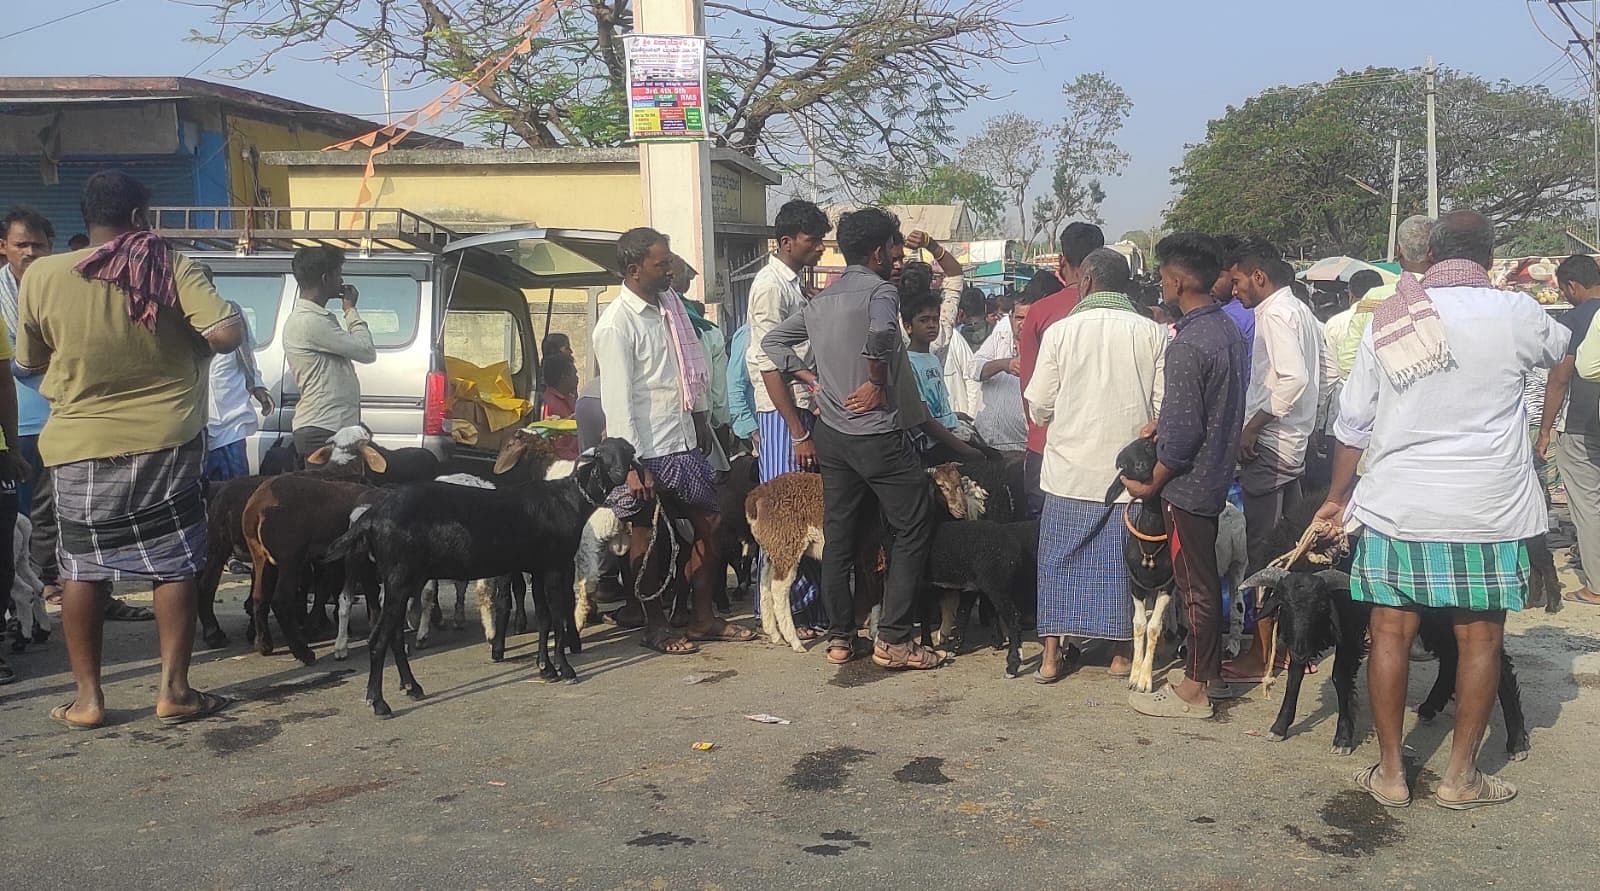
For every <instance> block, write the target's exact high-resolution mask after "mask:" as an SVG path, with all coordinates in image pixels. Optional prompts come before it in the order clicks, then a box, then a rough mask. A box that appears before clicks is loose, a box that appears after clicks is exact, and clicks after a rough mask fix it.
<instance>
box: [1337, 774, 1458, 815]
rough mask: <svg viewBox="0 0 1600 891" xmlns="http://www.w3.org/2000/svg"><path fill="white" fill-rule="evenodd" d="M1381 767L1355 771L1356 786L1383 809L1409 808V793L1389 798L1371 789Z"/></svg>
mask: <svg viewBox="0 0 1600 891" xmlns="http://www.w3.org/2000/svg"><path fill="white" fill-rule="evenodd" d="M1381 766H1382V765H1379V764H1374V765H1372V766H1371V767H1363V768H1361V769H1360V770H1358V771H1356V773H1355V777H1354V779H1355V781H1356V786H1357V787H1358V788H1359V789H1360V790H1361V791H1363V792H1365V793H1367V794H1368V795H1371V796H1372V800H1373V801H1376V802H1377V803H1379V804H1381V805H1383V806H1384V807H1394V808H1401V807H1410V806H1411V793H1409V792H1408V793H1406V797H1405V798H1390V797H1389V796H1387V795H1385V794H1383V793H1382V792H1379V791H1378V790H1377V789H1376V788H1374V787H1373V785H1372V778H1373V777H1375V776H1377V775H1378V768H1379V767H1381ZM1448 806H1449V805H1446V807H1448Z"/></svg>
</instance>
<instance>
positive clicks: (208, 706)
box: [156, 691, 234, 727]
mask: <svg viewBox="0 0 1600 891" xmlns="http://www.w3.org/2000/svg"><path fill="white" fill-rule="evenodd" d="M196 693H197V695H199V697H200V707H199V708H197V709H195V710H194V711H192V712H186V713H184V714H181V715H168V716H166V717H164V718H163V717H161V716H160V715H157V716H156V720H157V721H160V722H161V723H162V724H165V725H167V726H168V727H176V726H177V725H179V724H187V723H189V722H190V721H199V720H201V719H202V718H209V717H211V716H212V715H215V714H219V713H221V712H223V711H224V710H226V709H227V708H228V706H230V705H233V702H234V701H233V700H232V699H230V698H228V697H226V696H223V695H220V694H217V693H200V692H199V691H196Z"/></svg>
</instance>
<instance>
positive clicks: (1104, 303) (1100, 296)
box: [1067, 291, 1139, 316]
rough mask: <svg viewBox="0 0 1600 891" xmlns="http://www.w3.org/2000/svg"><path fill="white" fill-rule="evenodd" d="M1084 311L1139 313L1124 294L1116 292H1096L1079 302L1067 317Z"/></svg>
mask: <svg viewBox="0 0 1600 891" xmlns="http://www.w3.org/2000/svg"><path fill="white" fill-rule="evenodd" d="M1086 309H1120V310H1123V311H1124V312H1131V313H1135V314H1137V313H1138V312H1139V311H1138V310H1137V309H1134V308H1133V301H1132V300H1129V299H1128V295H1126V294H1118V293H1117V292H1116V291H1096V292H1094V293H1093V294H1090V295H1089V296H1087V297H1085V298H1083V299H1082V300H1079V301H1078V305H1077V306H1074V307H1073V308H1072V312H1069V313H1067V315H1069V316H1075V315H1077V314H1078V313H1080V312H1082V311H1083V310H1086Z"/></svg>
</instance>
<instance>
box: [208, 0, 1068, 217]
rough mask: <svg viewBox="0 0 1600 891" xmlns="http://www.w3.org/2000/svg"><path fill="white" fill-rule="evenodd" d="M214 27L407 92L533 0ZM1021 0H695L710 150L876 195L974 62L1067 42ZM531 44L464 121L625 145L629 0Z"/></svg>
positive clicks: (517, 29) (452, 72)
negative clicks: (385, 76)
mask: <svg viewBox="0 0 1600 891" xmlns="http://www.w3.org/2000/svg"><path fill="white" fill-rule="evenodd" d="M206 2H207V3H208V4H209V5H210V6H211V7H212V9H213V11H214V12H213V17H212V22H213V25H214V29H213V30H212V31H211V33H208V34H204V35H196V37H197V38H198V39H202V40H208V41H213V42H218V43H221V42H224V41H229V40H233V39H235V38H236V37H240V36H243V37H244V38H246V39H248V40H250V41H252V42H255V43H258V44H260V45H261V46H262V51H261V52H260V53H258V54H255V55H253V56H252V57H251V58H250V59H249V60H248V61H246V62H243V63H241V64H240V65H238V66H236V67H235V68H233V69H231V70H230V73H232V74H233V75H235V76H239V77H245V76H248V75H251V74H254V73H257V72H259V71H262V70H265V69H268V68H270V67H271V66H272V65H274V64H275V63H276V62H277V61H278V60H279V59H280V57H282V56H283V54H284V53H286V52H287V53H291V54H292V55H293V56H295V57H296V58H297V59H298V60H306V59H309V60H310V61H329V62H334V63H336V64H338V63H347V64H352V65H359V66H364V67H365V68H367V69H368V70H371V69H375V68H376V66H377V63H378V62H379V61H387V62H388V63H389V64H390V65H392V66H393V68H394V73H395V77H396V78H398V80H399V82H400V83H401V84H402V85H407V84H414V85H426V84H428V83H430V82H441V83H442V82H448V81H452V80H455V79H457V78H459V77H461V76H462V75H464V74H466V73H467V72H469V71H471V70H473V68H474V66H476V65H477V64H478V63H479V62H481V61H482V60H483V59H485V58H490V57H493V56H496V55H498V54H500V53H503V52H505V51H506V50H507V49H508V48H509V47H512V46H514V45H515V44H516V43H517V42H518V41H520V39H521V36H522V24H523V22H524V20H525V19H526V18H527V16H528V15H529V14H530V13H532V12H533V11H534V10H535V9H536V8H537V7H538V5H539V4H538V0H471V2H462V0H315V2H310V0H206ZM1019 6H1020V0H762V2H731V0H705V9H706V17H707V30H708V32H709V33H710V35H711V40H710V41H709V44H708V49H707V60H706V65H707V80H708V85H707V88H708V103H709V105H710V112H711V120H710V125H711V128H712V131H713V135H714V139H715V141H716V142H717V143H718V144H721V145H726V146H730V147H732V148H735V149H738V150H739V151H742V152H744V153H746V154H749V155H751V156H761V157H765V158H766V159H767V160H769V161H772V162H775V163H777V164H779V165H780V166H784V167H787V168H790V169H797V168H798V167H800V166H803V165H807V164H809V163H812V162H814V163H816V164H817V165H819V166H820V167H822V168H823V172H824V174H826V175H827V176H828V178H829V179H832V180H834V181H837V182H841V183H843V184H845V185H847V186H852V187H859V186H862V185H867V186H868V187H869V188H870V187H872V185H873V184H875V183H881V182H882V181H884V180H885V179H886V178H888V177H889V172H890V171H892V170H893V169H894V168H896V167H901V166H904V165H907V164H913V163H915V164H922V163H925V162H926V161H927V160H928V158H929V157H930V156H937V155H938V154H939V151H940V148H941V147H942V146H944V145H948V144H949V142H950V136H949V133H950V126H949V121H950V115H952V114H953V113H955V112H956V111H959V110H960V109H961V108H962V107H963V106H964V105H965V104H966V103H967V102H969V101H971V100H972V99H975V98H978V97H981V96H983V95H985V90H986V87H985V86H984V84H983V83H982V82H981V79H980V76H979V74H980V69H982V68H984V67H986V66H989V65H993V64H996V63H998V64H1000V65H1002V66H1008V65H1013V64H1018V63H1021V62H1024V61H1029V60H1034V59H1036V58H1037V49H1038V48H1039V47H1041V46H1048V45H1053V44H1056V43H1059V42H1061V41H1064V40H1065V39H1066V38H1065V35H1064V34H1062V33H1060V32H1059V31H1058V30H1057V26H1059V25H1060V24H1061V22H1062V21H1063V20H1062V19H1060V18H1054V19H1048V20H1044V21H1028V20H1024V19H1022V18H1021V17H1020V16H1019V13H1018V7H1019ZM558 10H559V11H558V12H557V14H556V16H555V18H554V19H553V20H552V21H551V22H549V23H548V24H546V26H545V27H544V29H543V30H542V31H541V32H540V33H539V34H538V36H537V37H536V38H535V40H534V51H533V52H531V53H529V54H527V55H524V56H521V57H519V58H518V59H517V60H516V61H515V62H514V63H513V64H512V65H511V66H510V67H509V68H508V69H507V70H506V71H505V72H504V73H502V74H500V75H499V76H497V77H494V78H492V79H489V80H488V81H486V82H484V83H483V84H481V85H480V86H478V87H477V89H476V94H475V95H474V96H473V97H472V101H471V107H470V110H469V119H470V123H471V124H472V125H474V126H476V127H477V128H478V129H479V130H480V131H481V132H483V133H485V134H489V135H491V137H498V136H501V135H503V134H504V133H505V132H506V131H508V130H509V132H510V133H513V134H515V135H516V136H517V137H520V138H521V140H522V141H524V142H526V143H527V144H528V145H532V146H561V145H616V144H620V143H621V142H623V141H624V140H625V139H626V138H627V118H626V108H627V106H626V101H625V98H624V96H623V88H624V83H623V79H624V77H625V59H624V51H623V42H622V40H621V37H622V36H623V35H625V34H627V33H628V32H630V31H631V30H632V29H633V9H632V5H631V3H630V2H629V0H567V2H565V3H562V4H560V6H559V7H558Z"/></svg>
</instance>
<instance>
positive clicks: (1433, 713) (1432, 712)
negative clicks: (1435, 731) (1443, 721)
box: [1417, 705, 1439, 724]
mask: <svg viewBox="0 0 1600 891" xmlns="http://www.w3.org/2000/svg"><path fill="white" fill-rule="evenodd" d="M1437 717H1439V710H1438V709H1430V708H1424V707H1423V706H1420V705H1419V706H1417V720H1419V721H1421V722H1422V723H1424V724H1432V723H1433V719H1434V718H1437Z"/></svg>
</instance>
